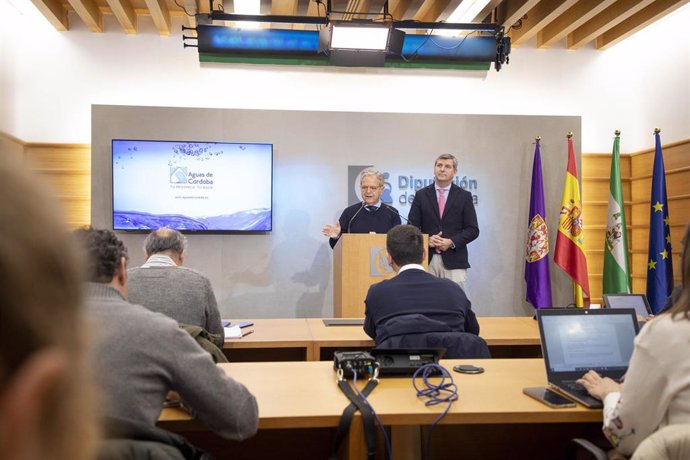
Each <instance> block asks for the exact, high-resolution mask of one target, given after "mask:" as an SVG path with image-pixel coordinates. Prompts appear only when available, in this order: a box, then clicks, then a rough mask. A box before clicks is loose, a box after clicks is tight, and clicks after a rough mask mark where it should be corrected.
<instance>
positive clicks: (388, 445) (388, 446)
mask: <svg viewBox="0 0 690 460" xmlns="http://www.w3.org/2000/svg"><path fill="white" fill-rule="evenodd" d="M377 366H378V363H377ZM353 375H354V376H353V377H352V385H353V386H354V387H355V391H356V392H357V395H359V397H360V398H362V400H364V403H365V404H366V405H367V406H369V408H370V409H371V413H372V414H374V418H375V419H376V422H377V423H378V425H379V428H380V429H381V433H382V434H383V440H384V442H385V443H386V454H387V456H388V460H393V452H392V449H391V442H390V440H389V439H388V433H386V428H385V427H384V426H383V422H381V419H380V418H379V414H377V413H376V411H375V410H374V407H373V406H372V405H371V404H369V400H368V399H367V395H365V394H363V393H362V392H361V391H359V387H357V372H356V371H355V372H353Z"/></svg>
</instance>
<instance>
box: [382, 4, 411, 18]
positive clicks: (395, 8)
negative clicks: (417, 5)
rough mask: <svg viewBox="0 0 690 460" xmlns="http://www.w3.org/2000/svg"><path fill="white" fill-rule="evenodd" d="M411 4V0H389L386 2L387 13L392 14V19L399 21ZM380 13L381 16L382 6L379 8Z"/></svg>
mask: <svg viewBox="0 0 690 460" xmlns="http://www.w3.org/2000/svg"><path fill="white" fill-rule="evenodd" d="M411 5H412V0H390V1H389V2H388V14H390V15H391V16H393V20H394V21H401V20H402V19H403V18H404V17H405V15H406V14H407V10H409V9H410V6H411ZM381 15H382V16H383V8H381Z"/></svg>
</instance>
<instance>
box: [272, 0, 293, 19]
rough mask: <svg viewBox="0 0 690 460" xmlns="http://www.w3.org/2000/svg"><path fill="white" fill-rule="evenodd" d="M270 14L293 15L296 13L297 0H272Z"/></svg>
mask: <svg viewBox="0 0 690 460" xmlns="http://www.w3.org/2000/svg"><path fill="white" fill-rule="evenodd" d="M271 14H275V15H279V16H295V15H296V14H297V0H272V1H271Z"/></svg>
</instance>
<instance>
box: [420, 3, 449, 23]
mask: <svg viewBox="0 0 690 460" xmlns="http://www.w3.org/2000/svg"><path fill="white" fill-rule="evenodd" d="M450 1H451V0H424V3H422V5H421V6H420V7H419V9H418V10H417V13H415V15H414V18H413V19H414V20H415V21H420V22H436V20H437V19H438V17H439V16H441V14H443V12H444V11H445V9H446V8H447V7H448V4H449V3H450Z"/></svg>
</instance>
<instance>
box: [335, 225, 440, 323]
mask: <svg viewBox="0 0 690 460" xmlns="http://www.w3.org/2000/svg"><path fill="white" fill-rule="evenodd" d="M428 244H429V237H428V236H426V235H424V247H428ZM387 254H388V253H387V251H386V234H385V233H345V234H343V235H342V236H341V237H340V241H338V243H337V244H336V245H335V248H333V316H334V317H336V318H363V317H364V299H365V298H366V296H367V291H368V290H369V286H371V285H372V284H375V283H378V282H380V281H383V280H385V279H388V278H392V277H393V276H395V272H394V271H393V269H392V268H391V267H390V266H389V265H388V261H387V260H386V256H387ZM423 265H424V267H427V265H428V263H427V259H426V258H425V259H424V261H423Z"/></svg>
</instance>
